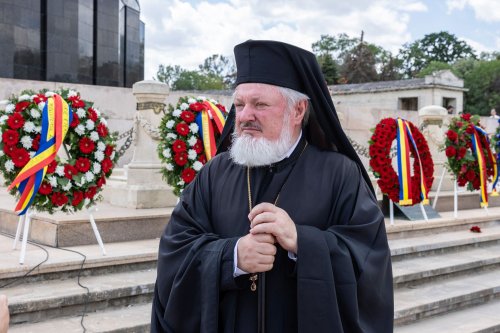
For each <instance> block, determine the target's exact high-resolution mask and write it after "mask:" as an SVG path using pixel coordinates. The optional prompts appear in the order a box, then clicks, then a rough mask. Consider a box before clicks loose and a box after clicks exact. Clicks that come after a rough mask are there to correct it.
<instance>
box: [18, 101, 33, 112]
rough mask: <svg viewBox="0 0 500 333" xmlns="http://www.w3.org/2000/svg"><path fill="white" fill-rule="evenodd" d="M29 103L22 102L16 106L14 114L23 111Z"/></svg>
mask: <svg viewBox="0 0 500 333" xmlns="http://www.w3.org/2000/svg"><path fill="white" fill-rule="evenodd" d="M30 104H31V103H30V102H28V101H22V102H19V103H17V104H16V112H21V111H24V110H25V109H26V108H27V107H28V106H29V105H30Z"/></svg>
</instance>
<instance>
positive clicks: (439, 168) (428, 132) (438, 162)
mask: <svg viewBox="0 0 500 333" xmlns="http://www.w3.org/2000/svg"><path fill="white" fill-rule="evenodd" d="M418 118H419V124H420V130H421V132H422V134H423V135H424V137H425V139H426V140H427V144H428V145H429V150H430V152H431V155H432V160H433V161H434V183H433V184H432V190H437V187H438V185H439V180H440V178H441V174H442V172H443V168H444V167H445V166H444V163H445V162H446V155H445V153H444V151H441V147H442V146H443V145H444V142H445V137H446V131H447V125H448V122H449V120H448V113H447V111H446V109H445V108H443V107H441V106H438V105H429V106H425V107H423V108H421V109H420V110H419V111H418ZM441 190H442V191H452V190H453V179H452V176H451V175H450V174H449V172H448V171H446V172H445V175H444V179H443V184H442V185H441Z"/></svg>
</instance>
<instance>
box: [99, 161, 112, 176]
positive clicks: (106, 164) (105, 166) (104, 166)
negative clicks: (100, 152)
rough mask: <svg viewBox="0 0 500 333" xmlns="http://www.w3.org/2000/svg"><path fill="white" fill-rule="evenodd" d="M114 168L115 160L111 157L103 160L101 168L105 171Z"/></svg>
mask: <svg viewBox="0 0 500 333" xmlns="http://www.w3.org/2000/svg"><path fill="white" fill-rule="evenodd" d="M112 168H113V162H112V161H111V160H110V159H109V158H105V159H104V160H102V162H101V169H102V171H104V173H108V172H109V171H110V170H111V169H112Z"/></svg>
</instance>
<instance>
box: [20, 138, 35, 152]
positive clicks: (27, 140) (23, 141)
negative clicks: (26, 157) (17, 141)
mask: <svg viewBox="0 0 500 333" xmlns="http://www.w3.org/2000/svg"><path fill="white" fill-rule="evenodd" d="M21 144H22V145H23V147H24V148H26V149H30V148H31V145H32V144H33V139H32V138H31V137H29V136H27V135H25V136H23V137H22V138H21Z"/></svg>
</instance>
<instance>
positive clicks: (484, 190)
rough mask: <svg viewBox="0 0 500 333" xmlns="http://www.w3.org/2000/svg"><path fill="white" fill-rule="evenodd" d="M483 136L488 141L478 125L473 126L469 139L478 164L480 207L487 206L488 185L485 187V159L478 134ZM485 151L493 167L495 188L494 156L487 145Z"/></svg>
mask: <svg viewBox="0 0 500 333" xmlns="http://www.w3.org/2000/svg"><path fill="white" fill-rule="evenodd" d="M481 135H482V136H483V137H484V138H485V140H486V142H488V143H489V138H488V134H487V133H486V132H485V131H484V130H483V129H482V128H481V127H479V126H474V133H473V134H472V135H471V141H472V151H473V152H474V154H475V155H476V160H477V163H478V166H479V179H480V182H481V188H480V200H481V207H488V187H487V180H488V177H487V173H486V169H487V165H486V163H487V159H486V157H485V156H484V151H483V147H482V145H481V140H480V139H481V138H480V136H481ZM486 150H487V152H488V160H489V162H490V163H491V165H492V167H493V179H494V182H493V189H495V186H496V184H497V182H498V168H497V161H496V158H495V155H494V154H492V153H491V150H490V149H489V147H487V149H486ZM495 193H496V191H494V192H493V194H492V195H493V196H495Z"/></svg>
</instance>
